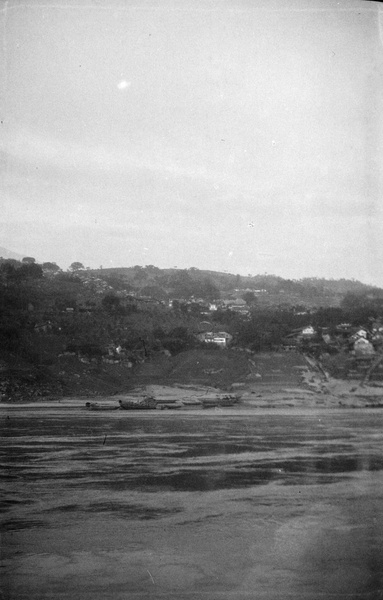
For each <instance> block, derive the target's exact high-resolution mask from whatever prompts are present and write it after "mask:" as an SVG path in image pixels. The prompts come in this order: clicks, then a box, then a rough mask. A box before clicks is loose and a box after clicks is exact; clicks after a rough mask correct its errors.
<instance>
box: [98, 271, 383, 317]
mask: <svg viewBox="0 0 383 600" xmlns="http://www.w3.org/2000/svg"><path fill="white" fill-rule="evenodd" d="M92 272H93V273H94V274H95V275H97V277H100V278H102V279H105V280H107V281H108V283H110V284H111V285H112V286H113V287H115V286H116V284H117V283H118V282H119V283H120V285H121V284H122V285H126V286H133V288H135V289H136V290H142V292H143V293H144V294H145V295H148V296H150V295H152V293H156V294H157V296H158V294H159V291H161V292H162V293H163V294H167V295H168V296H169V297H173V298H185V299H187V298H190V297H193V296H194V297H202V298H208V297H210V298H213V297H215V298H218V297H220V298H221V299H222V298H226V297H242V296H243V294H244V293H246V292H253V294H255V296H256V297H257V301H258V303H259V305H267V306H275V305H290V306H292V305H299V304H303V305H305V306H307V307H319V306H324V307H325V306H339V305H340V302H341V301H342V299H343V298H344V296H345V295H346V294H350V293H351V294H357V295H359V294H369V293H373V294H376V293H379V294H380V293H381V292H383V290H380V288H377V287H374V286H371V285H366V284H364V283H362V282H360V281H356V280H354V279H351V280H350V279H339V280H335V279H323V278H317V277H311V278H307V277H306V278H304V279H299V280H297V279H283V277H278V276H276V275H254V276H243V275H234V274H233V273H223V272H218V271H208V270H200V269H196V268H190V269H159V268H158V267H155V266H154V265H147V266H145V267H142V266H139V265H136V266H134V267H120V268H108V269H97V270H93V271H92ZM216 292H218V295H217V293H216ZM158 297H159V296H158Z"/></svg>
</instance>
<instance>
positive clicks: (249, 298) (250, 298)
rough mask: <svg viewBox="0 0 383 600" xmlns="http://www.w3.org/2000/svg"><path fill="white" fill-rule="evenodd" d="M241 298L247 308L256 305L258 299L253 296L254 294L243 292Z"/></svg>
mask: <svg viewBox="0 0 383 600" xmlns="http://www.w3.org/2000/svg"><path fill="white" fill-rule="evenodd" d="M242 298H243V299H244V301H245V302H246V304H247V305H248V306H251V305H252V304H256V303H257V302H258V298H257V297H256V296H255V294H254V292H245V293H244V294H243V296H242Z"/></svg>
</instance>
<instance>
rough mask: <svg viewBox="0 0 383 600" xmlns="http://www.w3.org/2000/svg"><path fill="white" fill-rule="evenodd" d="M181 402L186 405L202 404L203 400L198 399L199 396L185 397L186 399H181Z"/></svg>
mask: <svg viewBox="0 0 383 600" xmlns="http://www.w3.org/2000/svg"><path fill="white" fill-rule="evenodd" d="M181 402H182V404H183V405H184V406H202V402H201V400H198V399H197V398H185V399H184V400H181Z"/></svg>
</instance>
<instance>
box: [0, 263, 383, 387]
mask: <svg viewBox="0 0 383 600" xmlns="http://www.w3.org/2000/svg"><path fill="white" fill-rule="evenodd" d="M314 300H315V301H316V302H318V303H317V304H316V305H314ZM233 306H234V307H236V308H238V307H239V308H240V309H241V310H240V312H237V311H235V310H233ZM382 315H383V290H381V289H378V288H372V287H371V286H365V285H363V284H361V283H360V282H355V281H346V280H341V281H339V282H335V281H327V280H321V279H320V280H319V279H318V280H317V279H309V280H301V281H289V280H283V279H282V278H279V277H274V276H256V277H241V276H239V275H231V274H226V273H215V272H208V271H199V270H197V269H189V270H176V269H168V270H161V269H158V268H157V267H154V266H153V265H149V266H146V267H141V266H135V267H131V268H126V269H103V270H91V269H87V268H84V266H83V265H82V264H81V263H80V262H76V263H73V264H72V265H71V266H70V268H69V269H68V271H66V272H64V271H62V270H61V269H60V267H59V266H58V265H56V264H55V263H51V262H46V263H43V264H37V263H36V261H35V260H34V259H33V258H32V257H25V258H24V259H23V260H22V261H16V260H13V259H0V319H1V321H0V359H1V360H2V363H1V364H2V365H3V368H7V367H8V368H9V367H13V368H15V367H17V368H21V367H25V366H29V367H31V366H32V367H33V368H34V370H35V371H34V372H35V374H36V373H37V375H38V377H42V378H44V377H46V376H47V373H50V374H51V378H53V379H59V374H60V366H59V357H60V356H62V355H74V356H76V357H79V358H80V359H81V360H83V361H91V363H92V364H94V369H95V371H97V369H98V370H99V371H100V370H101V369H102V368H103V362H107V361H108V360H110V361H111V362H113V360H116V362H117V361H121V360H122V358H123V359H124V360H125V361H128V362H129V364H130V365H132V366H134V365H136V364H139V363H140V362H141V361H143V360H146V359H147V358H148V357H150V356H153V354H155V353H164V352H168V353H170V354H172V355H173V354H176V353H178V352H181V351H183V350H186V349H191V348H198V347H201V344H202V342H200V341H198V339H197V337H196V334H197V333H198V332H201V331H207V330H213V331H226V332H228V333H229V334H230V335H231V336H232V338H233V339H232V345H233V346H237V347H238V346H239V347H248V348H251V349H252V350H254V351H261V350H269V349H273V348H276V347H278V346H280V345H281V344H282V343H283V342H284V340H285V339H286V336H288V335H289V334H290V333H291V332H292V331H294V329H296V328H299V327H304V326H307V325H309V324H311V325H313V326H314V327H316V328H318V329H319V330H320V328H327V330H328V331H329V332H330V333H331V332H332V331H335V328H336V326H337V325H338V324H339V323H342V322H348V323H350V324H351V325H357V326H360V325H366V326H368V324H369V322H370V321H371V319H376V318H378V317H379V316H380V317H381V316H382Z"/></svg>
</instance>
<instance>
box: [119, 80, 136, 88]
mask: <svg viewBox="0 0 383 600" xmlns="http://www.w3.org/2000/svg"><path fill="white" fill-rule="evenodd" d="M131 85H132V82H131V81H126V79H121V81H120V82H119V83H118V84H117V87H118V89H119V90H126V89H127V88H128V87H130V86H131Z"/></svg>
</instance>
